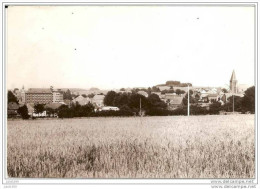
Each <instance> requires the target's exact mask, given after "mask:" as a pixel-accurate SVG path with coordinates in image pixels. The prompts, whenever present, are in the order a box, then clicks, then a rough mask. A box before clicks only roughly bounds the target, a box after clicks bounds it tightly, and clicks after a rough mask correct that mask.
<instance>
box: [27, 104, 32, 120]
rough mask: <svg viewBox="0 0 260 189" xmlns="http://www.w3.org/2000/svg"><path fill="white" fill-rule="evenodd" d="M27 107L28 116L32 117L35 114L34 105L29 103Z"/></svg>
mask: <svg viewBox="0 0 260 189" xmlns="http://www.w3.org/2000/svg"><path fill="white" fill-rule="evenodd" d="M26 106H27V109H28V114H29V115H30V116H31V117H32V116H33V112H34V103H28V104H26Z"/></svg>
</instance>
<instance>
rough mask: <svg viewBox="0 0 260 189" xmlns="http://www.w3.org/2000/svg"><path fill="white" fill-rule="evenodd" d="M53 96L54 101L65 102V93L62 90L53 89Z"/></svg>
mask: <svg viewBox="0 0 260 189" xmlns="http://www.w3.org/2000/svg"><path fill="white" fill-rule="evenodd" d="M52 97H53V100H52V102H58V103H62V102H63V93H62V92H61V91H60V90H55V89H54V90H52Z"/></svg>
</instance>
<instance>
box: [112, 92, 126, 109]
mask: <svg viewBox="0 0 260 189" xmlns="http://www.w3.org/2000/svg"><path fill="white" fill-rule="evenodd" d="M128 96H129V95H128V94H126V93H123V94H122V93H117V94H116V96H115V98H114V102H113V106H116V107H119V108H121V107H122V106H125V105H127V104H128V98H129V97H128Z"/></svg>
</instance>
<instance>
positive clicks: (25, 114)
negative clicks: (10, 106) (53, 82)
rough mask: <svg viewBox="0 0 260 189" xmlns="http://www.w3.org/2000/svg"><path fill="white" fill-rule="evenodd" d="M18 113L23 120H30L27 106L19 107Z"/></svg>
mask: <svg viewBox="0 0 260 189" xmlns="http://www.w3.org/2000/svg"><path fill="white" fill-rule="evenodd" d="M17 113H18V114H20V115H21V117H22V118H23V119H29V117H30V116H29V115H28V108H27V106H26V105H23V106H21V107H19V109H18V110H17Z"/></svg>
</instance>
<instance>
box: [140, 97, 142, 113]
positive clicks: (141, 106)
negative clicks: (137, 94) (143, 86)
mask: <svg viewBox="0 0 260 189" xmlns="http://www.w3.org/2000/svg"><path fill="white" fill-rule="evenodd" d="M140 116H142V99H141V98H140Z"/></svg>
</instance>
